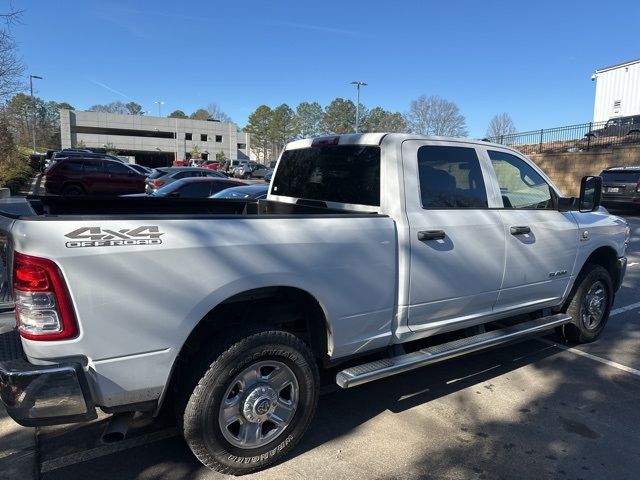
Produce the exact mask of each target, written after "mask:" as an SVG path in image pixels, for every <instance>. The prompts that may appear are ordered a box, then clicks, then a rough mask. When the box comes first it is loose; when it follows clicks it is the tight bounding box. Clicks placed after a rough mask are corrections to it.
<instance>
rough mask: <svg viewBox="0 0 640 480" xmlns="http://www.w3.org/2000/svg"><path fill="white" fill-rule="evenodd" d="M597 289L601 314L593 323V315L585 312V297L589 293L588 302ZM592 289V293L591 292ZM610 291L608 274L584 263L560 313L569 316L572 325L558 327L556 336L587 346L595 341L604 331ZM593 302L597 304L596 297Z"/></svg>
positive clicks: (612, 296) (599, 268)
mask: <svg viewBox="0 0 640 480" xmlns="http://www.w3.org/2000/svg"><path fill="white" fill-rule="evenodd" d="M597 287H602V288H601V289H602V290H603V302H604V304H601V308H599V309H597V310H601V315H598V316H597V317H598V320H597V321H595V320H594V318H595V317H596V316H594V315H593V314H592V313H590V312H591V310H590V309H589V306H588V304H589V300H588V299H587V296H588V295H590V292H592V297H591V298H592V299H593V298H594V296H595V293H596V292H597V291H598V288H597ZM594 288H595V291H594V290H592V289H594ZM613 299H614V291H613V282H612V280H611V275H610V274H609V272H608V271H607V270H606V269H605V268H603V267H601V266H600V265H594V264H589V263H588V264H586V265H585V266H584V268H583V269H582V272H580V275H578V278H577V279H576V283H575V284H574V286H573V288H572V290H571V293H570V294H569V298H568V299H567V301H566V303H565V306H564V308H563V309H562V311H563V312H565V313H567V314H568V315H571V318H573V322H572V323H568V324H566V325H563V326H562V327H560V328H559V329H558V330H557V332H558V334H559V335H560V337H561V338H562V339H563V340H564V341H566V342H571V343H589V342H593V341H594V340H595V339H597V338H598V337H599V336H600V334H601V333H602V331H603V330H604V327H605V325H606V324H607V320H609V312H610V311H611V306H612V305H613ZM595 302H596V303H598V298H597V296H596V299H595Z"/></svg>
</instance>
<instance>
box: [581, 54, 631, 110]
mask: <svg viewBox="0 0 640 480" xmlns="http://www.w3.org/2000/svg"><path fill="white" fill-rule="evenodd" d="M591 80H594V81H595V82H596V101H595V107H594V109H593V121H594V122H604V121H607V120H609V119H610V118H615V117H627V116H629V115H640V59H638V60H632V61H630V62H625V63H620V64H618V65H612V66H610V67H605V68H600V69H598V70H596V72H595V73H594V74H593V75H592V76H591Z"/></svg>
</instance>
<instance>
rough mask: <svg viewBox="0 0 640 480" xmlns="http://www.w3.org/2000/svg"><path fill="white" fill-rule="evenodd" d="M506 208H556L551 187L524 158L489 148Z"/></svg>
mask: <svg viewBox="0 0 640 480" xmlns="http://www.w3.org/2000/svg"><path fill="white" fill-rule="evenodd" d="M489 158H490V159H491V164H492V165H493V170H494V172H495V173H496V177H497V179H498V185H499V186H500V194H501V195H502V203H503V205H504V207H505V208H524V209H533V208H536V209H538V208H540V209H547V210H551V209H553V208H554V202H553V195H552V193H551V187H549V184H548V183H547V182H546V181H545V180H544V178H542V176H541V175H540V174H539V173H538V172H536V171H535V170H534V169H533V167H531V165H529V164H528V163H526V162H525V161H524V160H522V159H520V158H518V157H516V156H515V155H511V154H509V153H505V152H498V151H495V150H489Z"/></svg>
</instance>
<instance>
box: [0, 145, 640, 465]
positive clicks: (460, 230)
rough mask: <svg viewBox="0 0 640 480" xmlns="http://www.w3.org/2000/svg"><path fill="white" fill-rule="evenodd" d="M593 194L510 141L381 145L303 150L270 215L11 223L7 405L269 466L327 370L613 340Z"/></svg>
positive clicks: (128, 213)
mask: <svg viewBox="0 0 640 480" xmlns="http://www.w3.org/2000/svg"><path fill="white" fill-rule="evenodd" d="M582 187H583V188H582V192H581V195H580V197H579V198H567V197H563V196H562V195H561V194H560V192H559V191H558V190H557V188H556V187H555V186H554V185H553V183H552V182H551V181H550V180H549V178H547V176H546V175H545V174H544V173H543V172H542V171H541V170H540V169H539V168H537V167H536V165H534V164H533V163H532V162H531V161H529V160H528V159H527V158H526V157H524V156H522V155H521V154H520V153H518V152H517V151H514V150H512V149H509V148H507V147H504V146H502V145H495V144H490V143H486V142H480V141H471V140H463V139H453V138H440V137H421V136H415V135H404V134H363V135H342V136H329V137H319V138H315V139H312V140H300V141H296V142H293V143H290V144H289V145H288V146H287V147H286V149H285V151H284V152H283V153H282V155H281V157H280V160H279V161H278V164H277V166H276V170H275V173H274V177H273V180H272V181H271V185H270V192H269V196H268V198H267V200H260V201H249V202H246V201H225V200H186V199H185V200H182V199H158V198H150V199H146V198H120V199H117V198H112V199H104V198H87V199H82V200H81V199H75V198H64V197H38V198H30V199H27V200H25V201H23V203H13V204H7V205H4V206H0V211H2V212H3V213H2V214H1V215H0V231H1V232H2V237H1V240H2V246H3V262H4V268H5V272H4V273H5V280H6V281H5V283H4V290H5V291H6V292H11V291H12V292H13V299H12V302H14V303H15V315H16V318H17V329H16V333H15V336H11V338H8V337H7V338H3V339H2V342H0V344H2V345H3V346H4V347H3V348H2V351H3V352H4V355H5V358H4V359H3V360H2V362H0V393H1V397H2V400H3V402H4V404H5V405H6V407H7V410H8V412H9V414H10V415H11V416H12V417H13V418H14V419H15V420H16V421H17V422H19V423H21V424H23V425H28V426H34V425H43V424H44V425H46V424H55V423H69V422H77V421H83V420H90V419H92V418H95V416H96V408H100V409H102V410H103V411H105V412H108V413H114V414H116V415H115V416H114V418H118V417H119V416H121V415H122V414H123V412H131V411H146V412H149V413H151V414H157V413H158V411H159V409H160V408H161V406H162V405H163V403H168V402H167V399H171V403H172V404H174V405H175V408H176V410H177V412H178V418H179V423H180V426H181V429H182V431H183V432H184V437H185V439H186V441H187V443H188V444H189V446H190V447H191V449H192V451H193V453H194V454H195V455H196V457H198V459H200V461H202V463H204V464H205V465H207V466H208V467H210V468H213V469H216V470H219V471H222V472H226V473H233V474H243V473H248V472H251V471H256V470H259V469H261V468H264V467H266V466H268V465H270V464H272V463H273V462H275V461H277V460H278V459H280V458H282V457H283V456H284V455H285V454H286V453H287V452H288V451H290V450H291V449H292V448H293V446H294V445H295V444H296V443H297V442H298V441H299V440H300V438H301V437H302V435H303V434H304V432H305V430H306V429H307V427H308V426H309V424H310V422H311V420H312V417H313V415H314V411H315V409H316V403H317V399H318V391H319V387H320V385H319V383H320V381H319V370H320V369H326V368H332V369H336V370H335V371H336V372H338V373H337V375H336V382H337V383H338V385H340V386H341V387H343V388H349V387H352V386H355V385H359V384H362V383H365V382H369V381H372V380H376V379H380V378H383V377H386V376H389V375H393V374H397V373H401V372H405V371H408V370H411V369H414V368H418V367H423V366H426V365H429V364H433V363H435V362H439V361H443V360H446V359H449V358H452V357H455V356H459V355H463V354H467V353H472V352H477V351H479V350H482V349H487V348H490V347H495V346H498V345H501V344H505V343H508V342H513V341H517V340H520V339H523V338H526V337H528V336H531V335H539V334H545V333H549V332H550V331H551V332H552V331H553V330H556V332H557V333H558V334H559V335H560V336H561V337H562V338H563V339H564V340H565V341H568V342H589V341H592V340H594V339H596V338H597V337H598V336H599V335H600V333H601V332H602V330H603V328H604V326H605V323H606V321H607V318H608V315H609V311H610V309H611V306H612V304H613V301H614V295H615V292H616V290H617V289H618V288H619V286H620V284H621V282H622V278H623V275H624V272H625V267H626V259H625V249H626V245H627V243H628V240H629V228H628V226H627V224H626V222H625V221H624V220H623V219H621V218H618V217H616V216H613V215H609V214H608V213H607V212H606V210H604V209H602V208H601V207H600V206H599V200H600V192H601V179H600V178H599V177H585V178H584V179H583V185H582ZM12 212H13V213H12ZM7 282H8V283H7ZM11 307H13V303H12V304H11ZM514 319H517V320H514ZM18 336H19V340H18ZM427 337H429V338H428V339H427ZM6 357H10V358H6ZM338 365H340V366H339V367H337V366H338ZM336 367H337V368H336ZM424 374H425V375H429V372H428V370H425V372H424Z"/></svg>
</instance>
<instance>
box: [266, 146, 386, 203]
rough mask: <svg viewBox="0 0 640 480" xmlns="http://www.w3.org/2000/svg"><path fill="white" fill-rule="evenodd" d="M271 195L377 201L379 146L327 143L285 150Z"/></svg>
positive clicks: (333, 200) (341, 200) (308, 198)
mask: <svg viewBox="0 0 640 480" xmlns="http://www.w3.org/2000/svg"><path fill="white" fill-rule="evenodd" d="M271 193H272V194H273V195H282V196H286V197H294V198H299V199H306V200H317V201H324V202H336V203H349V204H354V205H371V206H378V205H380V147H378V146H369V145H366V146H365V145H327V146H320V147H310V148H302V149H297V150H286V151H285V152H284V153H283V154H282V158H281V159H280V164H279V167H278V174H277V175H276V176H275V178H274V182H273V185H272V187H271Z"/></svg>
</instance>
